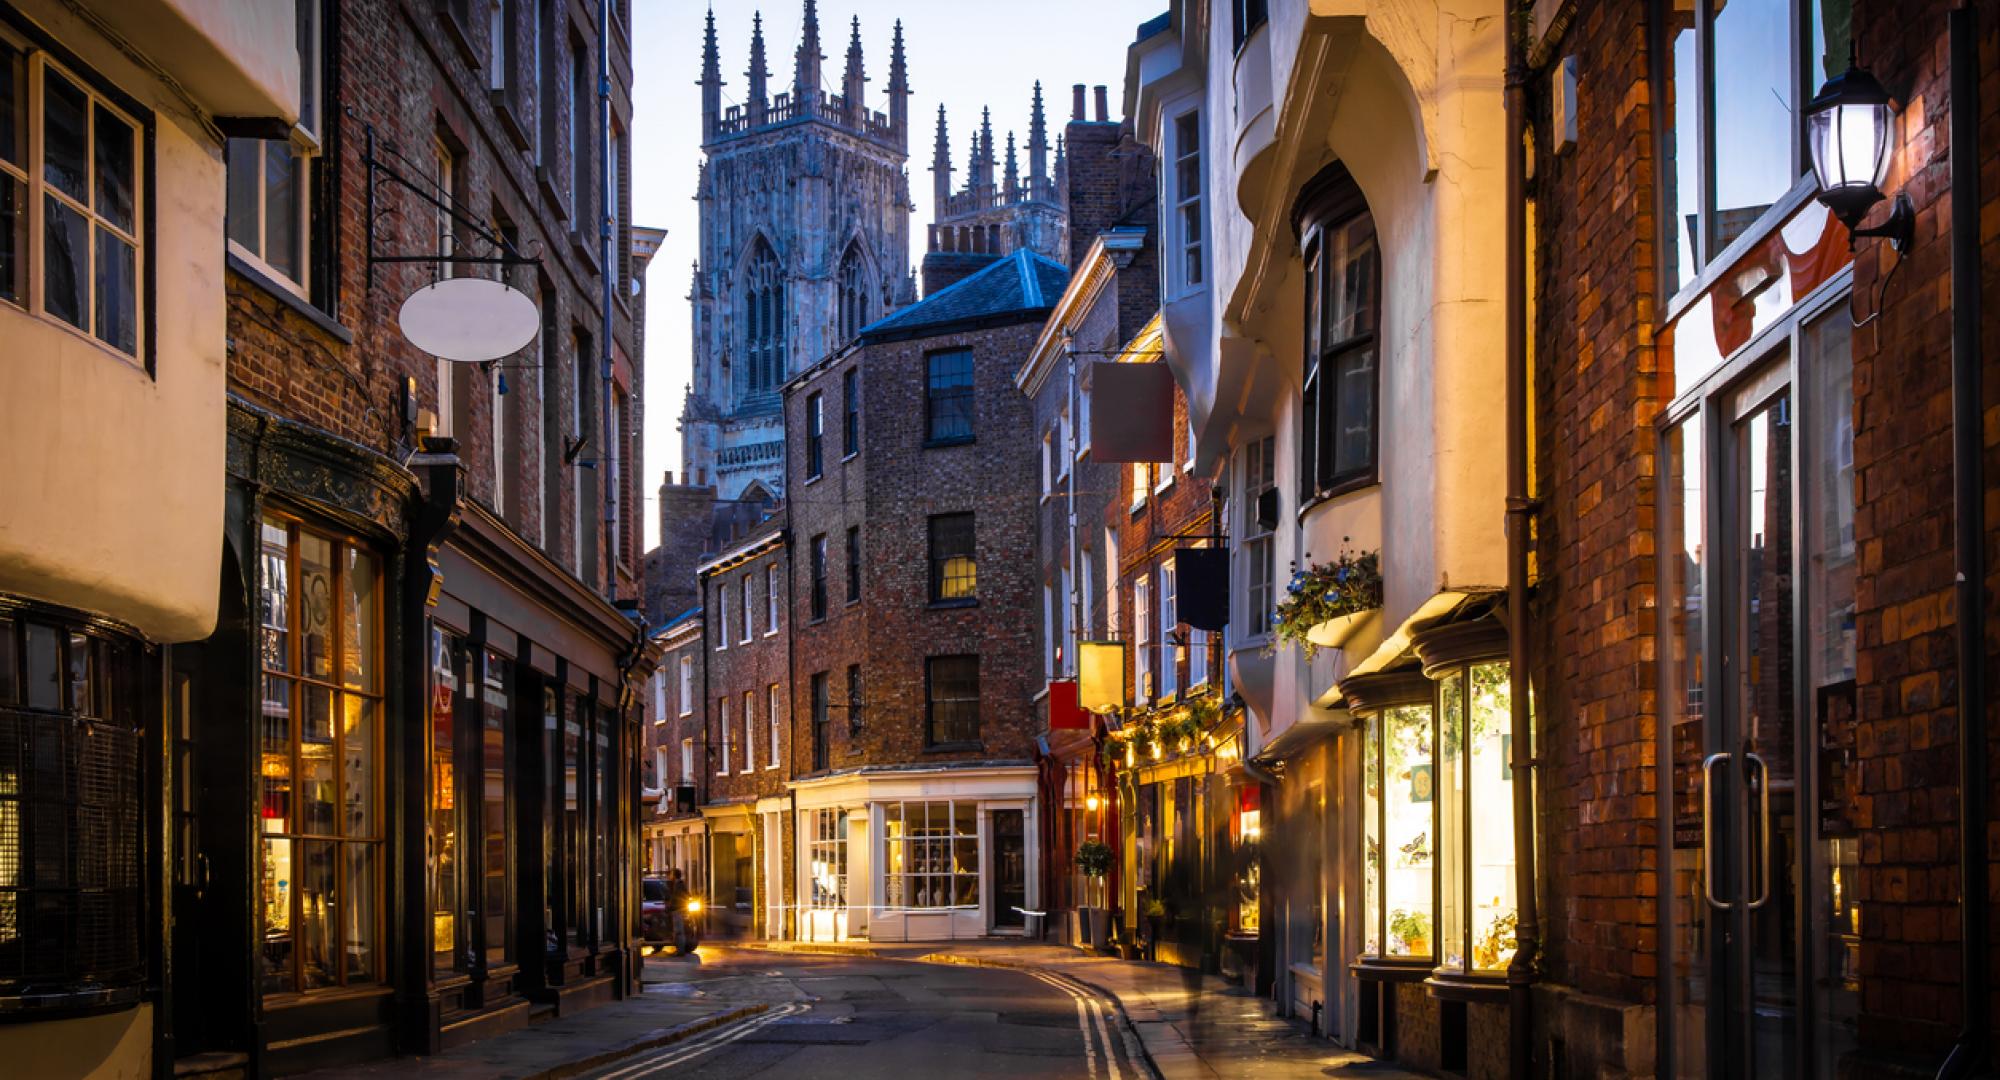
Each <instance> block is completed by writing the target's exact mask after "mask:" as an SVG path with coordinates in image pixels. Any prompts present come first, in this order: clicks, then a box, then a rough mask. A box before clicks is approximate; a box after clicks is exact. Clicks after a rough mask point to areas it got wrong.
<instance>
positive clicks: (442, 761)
mask: <svg viewBox="0 0 2000 1080" xmlns="http://www.w3.org/2000/svg"><path fill="white" fill-rule="evenodd" d="M454 652H455V647H454V644H453V642H452V639H451V638H450V637H449V636H447V635H446V634H444V633H442V632H440V631H438V630H435V629H433V630H432V631H431V699H430V731H431V736H430V739H431V746H430V760H431V771H430V833H429V837H428V840H429V848H430V860H431V865H430V875H431V967H432V968H433V969H434V970H437V971H450V970H452V968H453V967H454V965H455V964H456V963H457V957H458V956H459V955H460V952H459V950H458V949H457V942H458V932H459V929H458V909H459V903H458V872H459V854H458V852H459V848H458V791H457V785H458V772H457V761H458V755H457V754H456V753H455V751H454V746H455V740H454V738H453V735H454V732H455V730H456V719H457V718H456V710H455V705H456V702H455V698H456V696H457V693H458V677H457V674H456V672H455V670H454V668H453V664H452V661H453V654H454ZM547 698H548V699H552V698H553V695H552V694H550V695H547ZM550 722H553V721H550ZM551 839H552V840H553V839H556V838H555V837H551ZM550 854H551V864H553V854H554V853H553V852H551V853H550Z"/></svg>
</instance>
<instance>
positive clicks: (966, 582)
mask: <svg viewBox="0 0 2000 1080" xmlns="http://www.w3.org/2000/svg"><path fill="white" fill-rule="evenodd" d="M978 592H979V570H978V563H977V552H976V545H975V535H974V529H973V516H972V515H971V514H942V515H939V516H937V517H934V518H932V519H931V599H932V600H969V599H972V598H974V597H975V596H977V595H978Z"/></svg>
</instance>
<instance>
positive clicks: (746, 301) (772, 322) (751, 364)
mask: <svg viewBox="0 0 2000 1080" xmlns="http://www.w3.org/2000/svg"><path fill="white" fill-rule="evenodd" d="M743 311H744V316H743V326H744V332H743V347H744V355H745V357H746V364H745V372H746V374H745V386H746V388H747V389H748V391H749V392H751V393H757V392H759V391H765V390H774V389H776V388H777V386H778V384H779V383H781V382H783V381H784V378H785V277H784V271H783V268H782V267H780V266H779V264H778V255H777V253H776V252H774V251H772V250H771V245H770V244H769V243H768V242H766V241H765V240H764V238H763V237H758V238H757V248H756V250H755V251H753V252H752V253H751V255H750V267H749V270H748V271H747V272H746V273H745V274H744V275H743Z"/></svg>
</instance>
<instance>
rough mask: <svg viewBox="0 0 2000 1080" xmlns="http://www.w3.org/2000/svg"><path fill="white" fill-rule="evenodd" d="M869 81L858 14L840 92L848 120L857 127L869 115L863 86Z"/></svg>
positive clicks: (849, 44)
mask: <svg viewBox="0 0 2000 1080" xmlns="http://www.w3.org/2000/svg"><path fill="white" fill-rule="evenodd" d="M867 82H868V76H867V75H866V74H865V73H864V72H863V71H862V66H861V16H859V15H856V16H855V17H854V33H853V36H852V37H850V38H848V39H847V71H846V72H845V73H844V74H843V75H842V77H841V80H840V93H841V96H842V102H843V104H845V105H846V106H847V119H848V122H849V123H851V124H854V125H856V126H857V127H858V126H860V124H861V122H862V121H863V120H864V119H866V118H867V116H868V109H867V106H866V102H865V100H864V97H863V95H864V94H865V93H866V91H864V90H863V86H864V84H866V83H867Z"/></svg>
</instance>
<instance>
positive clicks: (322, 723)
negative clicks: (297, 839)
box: [297, 686, 338, 836]
mask: <svg viewBox="0 0 2000 1080" xmlns="http://www.w3.org/2000/svg"><path fill="white" fill-rule="evenodd" d="M297 692H298V696H299V700H300V703H301V704H302V705H303V706H304V707H305V712H304V713H303V714H302V715H301V717H300V721H301V723H300V725H299V825H298V829H299V831H300V832H302V833H305V834H307V835H310V836H333V835H335V830H336V828H337V827H338V826H337V823H336V819H335V816H334V802H335V799H336V798H337V796H336V795H335V794H334V775H333V773H334V763H333V691H331V690H327V689H324V688H322V687H317V686H301V687H299V688H298V691H297Z"/></svg>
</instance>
